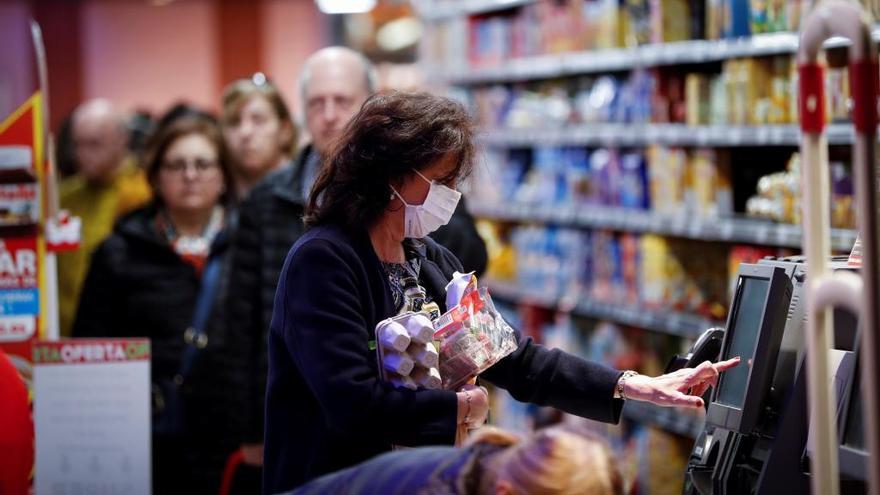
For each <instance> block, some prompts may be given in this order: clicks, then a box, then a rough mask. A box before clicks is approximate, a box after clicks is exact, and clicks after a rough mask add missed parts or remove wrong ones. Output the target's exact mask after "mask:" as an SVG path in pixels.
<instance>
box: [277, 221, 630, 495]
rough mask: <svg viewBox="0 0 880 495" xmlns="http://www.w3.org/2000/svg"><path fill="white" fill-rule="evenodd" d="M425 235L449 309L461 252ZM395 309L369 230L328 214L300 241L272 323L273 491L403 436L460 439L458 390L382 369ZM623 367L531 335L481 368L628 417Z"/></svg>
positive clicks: (428, 283)
mask: <svg viewBox="0 0 880 495" xmlns="http://www.w3.org/2000/svg"><path fill="white" fill-rule="evenodd" d="M423 243H424V244H423V245H421V246H420V250H419V255H420V256H421V257H423V261H422V268H421V273H420V280H419V282H420V283H421V285H422V286H423V287H424V288H425V289H426V290H427V291H428V293H429V295H430V296H431V297H433V298H434V300H435V301H437V302H438V303H439V304H440V305H441V309H444V311H445V308H443V306H444V304H443V302H444V301H445V299H446V293H445V286H446V284H447V282H448V281H449V279H450V278H451V277H452V273H453V272H454V271H455V270H461V264H460V263H459V262H458V260H457V259H456V258H455V257H454V256H453V255H452V254H451V253H450V252H449V251H447V250H446V249H445V248H443V247H441V246H439V245H438V244H437V243H435V242H434V241H432V240H430V239H424V240H423ZM490 290H491V288H490ZM394 313H395V311H394V304H393V300H392V295H391V291H390V288H389V287H388V281H387V277H386V276H385V274H384V271H383V269H382V266H381V263H380V262H379V259H378V258H377V256H376V253H375V251H374V250H373V247H372V244H371V242H370V239H369V236H368V235H367V233H366V231H365V230H361V231H359V232H354V233H351V232H346V231H344V230H343V229H341V228H340V227H336V226H319V227H315V228H313V229H311V230H310V231H308V232H307V233H306V234H304V235H303V236H302V237H300V239H299V240H298V241H297V243H296V244H295V245H294V246H293V248H291V250H290V253H288V255H287V259H286V260H285V262H284V268H283V269H282V272H281V277H280V280H279V282H278V290H277V292H276V294H275V307H274V313H273V317H272V324H271V329H270V332H269V380H268V386H267V391H266V432H265V462H264V472H263V492H264V493H270V494H271V493H278V492H282V491H286V490H291V489H293V488H295V487H297V486H299V485H301V484H303V483H305V482H306V481H308V480H310V479H313V478H315V477H317V476H320V475H322V474H325V473H329V472H331V471H336V470H339V469H342V468H345V467H349V466H353V465H355V464H357V463H359V462H362V461H364V460H366V459H369V458H371V457H373V456H375V455H377V454H380V453H382V452H386V451H388V450H390V449H391V446H392V445H407V446H418V445H451V444H453V443H454V441H455V429H456V416H457V411H456V408H457V400H456V395H455V393H454V392H453V391H448V390H418V391H413V390H408V389H399V388H395V387H393V386H392V385H390V384H388V383H384V382H382V381H380V380H379V378H378V371H377V367H376V356H375V351H372V350H370V347H369V342H370V341H371V340H374V339H375V335H374V329H375V327H376V324H377V323H378V322H380V321H381V320H383V319H385V318H388V317H390V316H392V315H393V314H394ZM619 376H620V372H619V371H617V370H614V369H611V368H608V367H605V366H602V365H600V364H597V363H592V362H589V361H585V360H583V359H581V358H578V357H576V356H573V355H570V354H566V353H564V352H562V351H560V350H557V349H548V348H546V347H543V346H541V345H538V344H535V343H534V342H532V340H531V339H530V338H526V339H521V340H520V345H519V348H518V349H517V350H516V351H514V352H513V353H512V354H511V355H509V356H508V357H506V358H504V359H503V360H501V361H499V362H498V363H496V364H495V365H494V366H493V367H492V368H490V369H489V370H487V371H486V372H484V373H483V374H482V375H481V379H484V380H487V381H489V382H491V383H493V384H495V385H497V386H499V387H502V388H505V389H507V390H508V391H509V392H510V394H511V395H512V396H513V397H514V398H516V399H517V400H520V401H523V402H531V403H534V404H538V405H549V406H554V407H556V408H559V409H561V410H563V411H566V412H570V413H572V414H576V415H579V416H584V417H588V418H592V419H595V420H599V421H605V422H617V421H618V419H619V417H620V411H621V408H622V405H623V403H622V401H620V400H617V399H613V394H614V387H615V385H616V383H617V379H618V378H619Z"/></svg>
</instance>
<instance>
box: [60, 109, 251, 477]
mask: <svg viewBox="0 0 880 495" xmlns="http://www.w3.org/2000/svg"><path fill="white" fill-rule="evenodd" d="M152 144H153V146H152V148H151V149H150V150H149V152H148V153H147V154H146V156H145V159H146V170H147V174H148V177H149V179H150V184H151V185H152V187H153V189H154V193H155V197H156V201H155V202H154V203H153V204H152V205H150V206H148V207H146V208H144V209H141V210H138V211H135V212H133V213H131V214H129V215H128V216H126V217H124V218H122V219H121V220H120V221H119V223H118V224H117V225H116V227H115V229H114V232H113V234H112V235H111V236H110V237H109V238H108V239H107V240H106V241H104V243H102V244H101V245H100V246H99V247H98V249H97V251H96V252H95V254H94V257H93V258H92V265H91V267H90V270H89V274H88V277H87V279H86V282H85V287H84V289H83V293H82V297H81V299H80V305H79V309H78V312H77V317H76V323H75V325H74V335H75V336H77V337H148V338H150V341H151V345H152V363H151V364H152V369H151V374H152V376H151V379H152V383H153V391H154V404H153V492H154V493H211V494H214V493H217V491H218V489H219V485H220V476H221V473H222V470H223V467H224V463H225V461H226V459H227V457H228V456H229V455H230V454H231V453H232V451H233V450H235V449H236V448H237V445H236V444H237V440H238V436H239V434H238V432H239V431H240V428H241V426H240V425H239V424H238V418H237V416H240V415H238V414H237V413H236V411H235V410H234V408H233V407H232V406H233V405H234V404H237V403H240V400H241V398H240V397H236V393H237V392H236V391H237V390H242V385H241V383H242V381H243V378H244V376H243V373H241V364H240V363H239V362H237V358H236V357H235V355H236V354H235V353H232V352H229V349H234V348H235V347H236V346H237V344H236V343H235V342H232V341H230V339H228V338H227V332H226V331H225V325H224V324H223V322H224V320H225V316H226V315H225V309H224V305H223V304H222V303H219V301H223V298H224V295H225V292H226V289H227V287H226V285H227V283H226V282H225V281H226V280H227V278H228V277H226V276H225V274H226V271H227V270H228V267H227V266H226V265H227V264H228V263H226V258H227V251H228V250H227V245H228V242H227V238H228V230H229V223H230V222H229V220H228V219H229V217H230V215H229V214H228V213H229V209H228V208H227V207H226V197H227V193H228V191H230V188H229V168H228V159H227V153H226V151H225V147H224V144H223V139H222V135H221V134H220V131H219V129H218V127H217V125H216V123H215V122H213V121H211V120H209V119H206V118H203V117H185V118H181V119H180V120H178V121H176V122H174V123H171V124H169V125H168V126H167V127H165V128H163V129H160V130H159V132H158V134H157V135H156V137H155V139H154V140H153V143H152ZM214 260H216V261H217V262H218V263H219V264H218V265H217V266H219V267H220V272H219V273H220V275H219V276H218V277H216V280H217V282H216V285H215V287H216V288H215V289H214V290H213V299H214V300H215V301H218V303H217V304H212V305H211V306H210V307H211V310H210V311H211V312H210V316H209V317H208V319H207V323H206V324H205V325H204V332H205V333H206V334H207V345H206V346H204V348H202V349H201V350H200V351H199V352H198V354H197V356H196V358H195V359H193V360H192V363H193V366H192V371H191V372H190V373H185V374H184V375H185V376H186V379H185V380H183V382H182V384H180V385H179V386H177V385H173V386H172V388H174V387H177V390H178V391H177V392H174V391H172V392H169V391H168V390H167V388H168V386H169V385H171V384H174V383H175V376H176V375H178V374H179V373H180V370H181V362H182V358H183V354H184V349H185V348H186V344H185V338H187V337H186V336H185V334H186V330H187V328H188V327H190V326H191V325H192V323H193V314H194V311H195V308H196V300H197V298H198V296H199V291H200V285H201V282H202V275H203V272H204V271H205V269H206V267H207V266H211V265H212V261H214ZM178 381H179V380H178ZM163 387H164V388H163ZM174 397H179V398H181V401H179V402H180V403H182V404H183V407H182V408H180V409H176V408H175V410H176V411H181V414H178V415H175V416H174V417H176V418H179V419H180V422H179V424H180V425H182V427H179V428H173V429H169V428H164V431H163V428H162V421H163V419H166V418H167V417H168V411H169V409H170V408H169V407H168V403H169V402H170V401H172V400H173V398H174ZM162 414H165V416H162Z"/></svg>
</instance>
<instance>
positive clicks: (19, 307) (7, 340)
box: [0, 91, 46, 378]
mask: <svg viewBox="0 0 880 495" xmlns="http://www.w3.org/2000/svg"><path fill="white" fill-rule="evenodd" d="M41 106H42V95H41V93H40V92H39V91H37V92H35V93H34V94H33V95H32V96H31V97H30V98H28V99H27V101H25V102H24V103H23V104H22V105H21V106H20V107H18V109H16V110H15V111H14V112H12V114H10V115H9V116H7V117H6V118H5V119H3V120H2V121H0V348H2V349H3V351H4V352H5V353H6V354H7V355H8V356H9V358H10V360H12V362H13V363H14V364H15V366H16V368H18V369H19V371H21V372H22V375H24V376H25V377H26V378H27V377H29V376H30V373H31V370H30V359H31V345H32V343H33V341H34V340H36V339H40V338H45V321H44V320H45V318H41V317H40V316H41V311H42V310H43V309H44V308H45V307H46V304H45V290H42V289H43V287H44V284H45V281H44V277H45V271H44V270H43V266H44V262H45V243H44V242H43V239H42V238H41V236H40V234H39V228H38V225H39V219H40V207H41V206H40V193H39V191H40V182H39V180H40V177H41V176H42V173H41V172H42V166H41V165H40V164H43V159H44V154H43V141H42V140H43V131H42V118H41V115H42V114H41Z"/></svg>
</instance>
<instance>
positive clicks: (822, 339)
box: [797, 0, 880, 495]
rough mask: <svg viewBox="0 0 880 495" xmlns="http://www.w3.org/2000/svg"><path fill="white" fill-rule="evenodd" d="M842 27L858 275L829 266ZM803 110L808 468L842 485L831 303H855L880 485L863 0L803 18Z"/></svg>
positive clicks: (877, 255)
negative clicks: (833, 101)
mask: <svg viewBox="0 0 880 495" xmlns="http://www.w3.org/2000/svg"><path fill="white" fill-rule="evenodd" d="M835 36H840V37H845V38H848V39H849V40H850V41H852V45H851V46H850V48H849V59H850V63H849V80H850V89H851V93H852V101H853V109H852V119H853V124H854V126H855V131H856V141H855V145H854V147H853V169H854V177H855V182H856V196H857V201H858V218H859V229H860V236H861V240H862V248H863V251H862V252H863V256H862V269H861V277H858V276H856V275H854V274H851V273H837V274H834V275H832V273H831V272H830V270H829V268H828V262H827V260H828V257H829V256H830V254H831V249H830V241H829V239H830V225H829V214H828V212H829V191H830V188H829V166H828V151H827V141H826V138H825V94H824V86H823V82H824V81H823V79H824V78H823V72H824V71H823V68H822V65H821V64H820V63H819V54H820V50H821V49H822V44H823V43H824V42H825V41H826V40H828V39H829V38H831V37H835ZM797 56H798V67H799V75H800V81H799V110H800V125H801V131H802V138H801V160H802V164H803V166H802V174H803V175H802V181H803V191H804V199H803V204H804V215H803V227H804V253H805V254H806V256H807V261H808V272H807V278H808V289H807V298H808V302H809V316H808V318H807V320H808V321H807V330H808V340H807V350H808V353H809V359H808V360H807V363H808V382H809V401H810V418H811V422H812V423H813V424H814V425H815V427H816V428H815V431H814V433H815V435H814V436H813V437H812V441H813V445H812V449H811V450H812V453H813V456H812V458H811V471H812V474H813V477H812V487H813V493H815V494H822V495H836V494H837V493H838V492H839V478H838V453H837V452H838V449H837V447H838V442H837V433H836V427H835V425H836V410H835V404H836V402H835V401H834V400H833V395H832V394H833V392H832V388H831V383H830V379H831V376H830V369H829V357H828V353H829V349H831V348H832V347H833V338H834V333H833V321H832V313H831V309H832V307H833V306H843V307H848V308H850V309H853V310H856V311H857V312H858V314H859V318H860V326H861V335H862V346H861V352H862V356H861V360H860V361H861V365H862V376H864V377H866V378H865V379H864V380H862V393H863V394H864V400H863V403H864V404H865V419H866V421H865V424H866V435H868V437H869V438H868V442H867V443H868V446H869V451H870V452H871V453H873V455H870V456H869V465H868V466H867V468H868V469H867V471H868V472H869V473H870V474H869V476H870V486H871V493H872V494H874V495H878V494H880V455H878V454H880V450H878V449H880V437H878V433H880V430H878V425H877V417H878V414H877V413H878V396H880V381H878V380H877V379H876V377H877V376H878V358H880V350H878V342H880V339H878V335H877V332H878V314H877V313H878V308H880V299H878V297H880V293H878V273H877V263H878V260H880V252H878V242H877V240H878V239H877V233H878V230H880V229H878V224H877V220H878V215H877V201H876V197H877V194H876V189H877V182H876V181H877V174H876V172H875V143H876V139H877V136H876V133H877V94H878V78H880V73H878V66H877V49H876V47H875V46H874V44H873V42H872V41H871V22H870V19H869V18H868V17H867V16H866V14H865V12H864V11H863V10H862V8H861V7H860V6H859V4H858V3H856V2H850V1H846V0H826V1H824V2H821V3H819V4H818V5H817V7H816V8H815V9H814V10H813V11H812V12H811V13H810V15H809V16H808V17H807V19H806V20H805V21H804V25H803V29H802V31H801V40H800V46H799V49H798V55H797Z"/></svg>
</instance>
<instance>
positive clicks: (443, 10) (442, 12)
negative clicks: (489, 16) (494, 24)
mask: <svg viewBox="0 0 880 495" xmlns="http://www.w3.org/2000/svg"><path fill="white" fill-rule="evenodd" d="M535 2H537V0H421V1H417V2H413V4H414V5H415V7H416V9H417V11H418V13H419V16H421V18H422V19H424V20H426V21H437V20H441V19H446V18H450V17H459V16H465V15H474V14H486V13H489V12H495V11H499V10H506V9H512V8H515V7H521V6H523V5H528V4H530V3H535Z"/></svg>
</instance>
